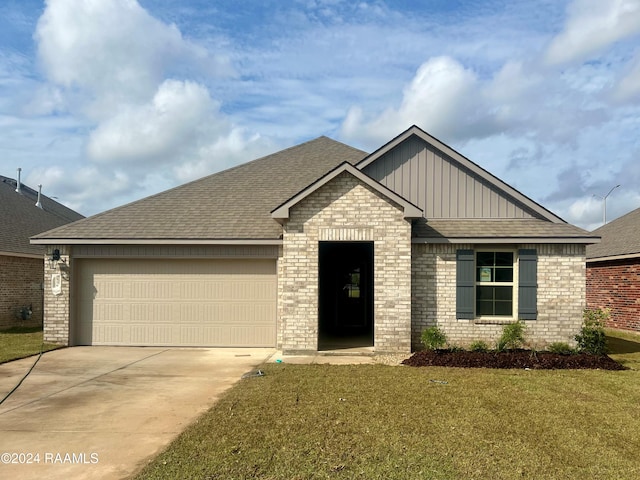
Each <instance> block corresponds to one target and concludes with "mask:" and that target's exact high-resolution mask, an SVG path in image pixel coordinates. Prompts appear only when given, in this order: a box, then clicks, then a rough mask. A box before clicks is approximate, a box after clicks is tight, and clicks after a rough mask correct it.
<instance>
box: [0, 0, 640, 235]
mask: <svg viewBox="0 0 640 480" xmlns="http://www.w3.org/2000/svg"><path fill="white" fill-rule="evenodd" d="M412 124H416V125H418V126H420V127H421V128H423V129H425V130H426V131H428V132H429V133H431V134H432V135H434V136H435V137H437V138H439V139H440V140H442V141H444V142H445V143H447V144H449V145H450V146H452V147H453V148H455V149H456V150H458V151H459V152H461V153H462V154H464V155H465V156H467V157H469V158H470V159H471V160H473V161H475V162H476V163H478V164H479V165H481V166H482V167H484V168H485V169H487V170H489V171H490V172H492V173H493V174H495V175H497V176H498V177H500V178H501V179H503V180H504V181H506V182H507V183H509V184H511V185H513V186H514V187H516V188H517V189H519V190H520V191H521V192H523V193H524V194H526V195H528V196H529V197H531V198H533V199H534V200H536V201H538V202H540V203H542V204H543V205H544V206H546V207H547V208H549V209H551V210H553V211H554V212H555V213H557V214H558V215H560V216H561V217H563V218H564V219H565V220H567V221H569V222H571V223H574V224H577V225H579V226H582V227H583V228H587V229H593V228H596V227H598V226H600V224H601V222H602V202H601V200H600V199H598V198H596V197H594V194H595V195H600V196H603V195H605V194H606V193H607V192H608V191H609V190H610V189H611V188H612V187H614V186H615V185H617V184H621V187H620V188H618V189H616V190H615V191H614V192H613V193H612V194H611V196H610V197H609V198H608V200H607V217H608V219H609V220H611V219H613V218H615V217H617V216H620V215H622V214H624V213H626V212H628V211H630V210H632V209H635V208H638V207H640V135H639V132H640V0H608V1H606V2H604V1H601V0H567V1H562V0H521V1H518V0H509V1H507V0H487V1H481V0H470V1H452V0H431V1H429V0H425V1H421V2H413V1H408V0H405V1H387V2H383V1H362V2H353V1H341V0H308V1H307V0H299V1H289V2H287V1H276V0H271V1H269V0H265V1H251V0H247V1H244V2H235V1H233V2H232V1H209V0H138V1H135V0H49V1H47V2H44V3H42V2H40V1H31V0H8V1H7V0H5V1H3V2H2V3H1V4H0V132H1V134H0V159H1V160H0V166H1V169H0V174H2V175H5V176H11V177H15V172H16V168H17V167H22V169H23V177H22V178H23V181H24V182H25V183H27V184H28V185H30V186H33V187H35V186H36V185H37V184H39V183H42V184H43V191H44V193H45V194H47V195H49V196H53V197H57V198H58V199H59V201H61V202H62V203H65V204H66V205H68V206H70V207H72V208H74V209H76V210H77V211H79V212H80V213H83V214H85V215H91V214H95V213H98V212H100V211H103V210H106V209H109V208H112V207H116V206H119V205H122V204H124V203H127V202H130V201H133V200H136V199H139V198H142V197H145V196H147V195H150V194H153V193H156V192H158V191H161V190H164V189H167V188H170V187H173V186H176V185H179V184H182V183H185V182H187V181H190V180H193V179H196V178H199V177H202V176H204V175H208V174H211V173H214V172H217V171H219V170H222V169H225V168H228V167H230V166H233V165H236V164H238V163H240V162H244V161H247V160H250V159H253V158H257V157H259V156H262V155H265V154H268V153H271V152H274V151H277V150H279V149H281V148H285V147H289V146H291V145H295V144H297V143H300V142H303V141H306V140H309V139H312V138H316V137H318V136H320V135H327V136H330V137H332V138H334V139H336V140H339V141H342V142H345V143H347V144H350V145H353V146H356V147H358V148H362V149H364V150H367V151H373V150H374V149H376V148H377V147H379V146H381V145H383V144H384V143H385V142H387V141H388V140H390V139H391V138H393V137H394V136H395V135H397V134H398V133H400V132H402V131H404V130H405V129H406V128H408V127H409V126H411V125H412Z"/></svg>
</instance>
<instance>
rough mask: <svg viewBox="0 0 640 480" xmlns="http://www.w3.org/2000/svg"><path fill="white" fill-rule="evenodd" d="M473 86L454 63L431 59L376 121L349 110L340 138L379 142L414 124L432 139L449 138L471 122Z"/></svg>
mask: <svg viewBox="0 0 640 480" xmlns="http://www.w3.org/2000/svg"><path fill="white" fill-rule="evenodd" d="M477 87H478V81H477V78H476V75H475V73H474V72H472V71H471V70H469V69H465V68H464V67H463V66H462V65H461V64H460V63H459V62H457V61H456V60H454V59H452V58H450V57H435V58H431V59H429V60H428V61H427V62H425V63H423V64H422V65H421V66H420V68H419V69H418V71H417V72H416V75H415V76H414V78H413V80H412V81H411V83H410V84H409V85H408V86H407V87H406V88H405V89H404V92H403V98H402V103H401V104H400V106H399V107H398V108H395V109H394V108H388V109H387V110H385V111H384V112H382V113H381V114H380V115H378V117H377V118H374V119H368V118H366V116H365V114H364V112H363V110H362V109H361V108H359V107H352V108H351V109H350V110H349V112H348V114H347V116H346V118H345V120H344V123H343V125H342V136H344V137H345V138H348V139H357V140H359V141H361V142H365V143H372V142H374V143H375V142H377V143H379V142H381V141H383V139H387V140H388V139H389V138H392V137H393V136H394V135H397V134H398V133H400V132H401V131H402V130H404V129H405V128H407V127H408V126H409V125H412V124H416V125H419V126H420V127H421V128H423V129H425V130H427V131H429V132H431V133H433V134H434V135H436V136H444V137H448V138H450V137H451V136H455V135H456V134H457V132H459V131H460V130H461V123H462V124H465V125H466V126H468V125H469V124H472V123H474V121H475V118H474V113H473V112H474V110H475V106H476V105H477V100H476V97H475V92H476V91H477ZM468 113H471V116H469V115H468ZM462 128H464V127H462Z"/></svg>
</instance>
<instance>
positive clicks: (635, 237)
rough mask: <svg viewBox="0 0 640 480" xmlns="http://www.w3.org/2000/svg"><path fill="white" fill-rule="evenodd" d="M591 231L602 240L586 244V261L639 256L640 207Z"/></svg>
mask: <svg viewBox="0 0 640 480" xmlns="http://www.w3.org/2000/svg"><path fill="white" fill-rule="evenodd" d="M591 233H592V234H593V235H599V236H600V237H602V241H601V242H600V243H599V244H597V245H589V246H587V260H588V261H592V262H597V261H605V260H619V259H624V258H634V257H640V208H637V209H635V210H632V211H631V212H629V213H627V214H626V215H623V216H622V217H620V218H617V219H615V220H613V221H612V222H610V223H607V224H606V225H603V226H602V227H600V228H597V229H596V230H594V231H593V232H591Z"/></svg>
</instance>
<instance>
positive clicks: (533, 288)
mask: <svg viewBox="0 0 640 480" xmlns="http://www.w3.org/2000/svg"><path fill="white" fill-rule="evenodd" d="M518 258H519V264H520V270H519V275H518V318H519V319H521V320H535V319H537V318H538V254H537V252H536V251H535V250H534V249H522V250H519V251H518Z"/></svg>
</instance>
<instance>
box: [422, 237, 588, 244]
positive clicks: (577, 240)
mask: <svg viewBox="0 0 640 480" xmlns="http://www.w3.org/2000/svg"><path fill="white" fill-rule="evenodd" d="M599 241H600V240H598V239H594V238H592V237H413V238H412V239H411V243H418V244H419V243H481V244H507V243H553V244H559V243H572V244H583V245H588V244H592V243H598V242H599Z"/></svg>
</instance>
